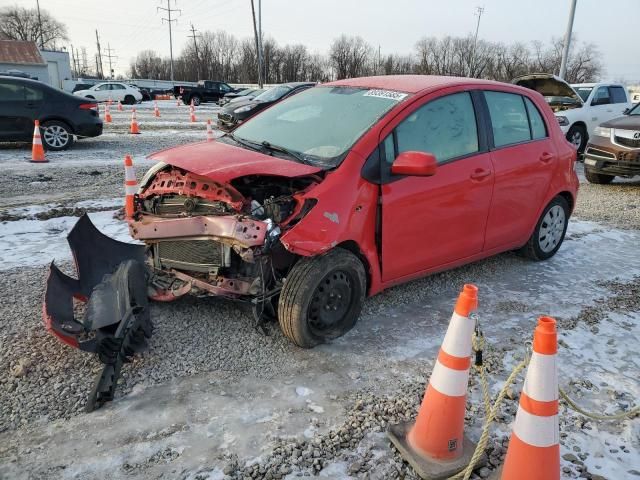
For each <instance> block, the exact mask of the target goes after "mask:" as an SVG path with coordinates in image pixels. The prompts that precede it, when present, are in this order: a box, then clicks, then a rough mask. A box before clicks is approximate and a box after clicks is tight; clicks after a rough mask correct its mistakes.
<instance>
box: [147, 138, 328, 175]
mask: <svg viewBox="0 0 640 480" xmlns="http://www.w3.org/2000/svg"><path fill="white" fill-rule="evenodd" d="M148 158H149V159H150V160H156V161H159V162H164V163H166V164H169V165H173V166H175V167H178V168H182V169H184V170H187V171H189V172H192V173H195V174H197V175H202V176H205V177H208V178H210V179H212V180H215V181H217V182H229V181H231V180H233V179H234V178H239V177H244V176H247V175H267V176H280V177H302V176H304V175H311V174H314V173H318V172H320V171H321V170H322V169H321V168H318V167H314V166H312V165H304V164H302V163H298V162H295V161H292V160H285V159H283V158H278V157H272V156H271V155H266V154H264V153H260V152H254V151H252V150H247V149H244V148H240V147H235V146H233V145H228V144H226V143H222V142H218V141H214V142H199V143H190V144H187V145H182V146H180V147H173V148H168V149H165V150H160V151H159V152H155V153H152V154H151V155H149V157H148Z"/></svg>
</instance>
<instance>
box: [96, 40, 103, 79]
mask: <svg viewBox="0 0 640 480" xmlns="http://www.w3.org/2000/svg"><path fill="white" fill-rule="evenodd" d="M96 45H97V47H98V53H97V55H96V74H97V75H98V78H104V73H103V72H102V50H101V49H100V37H99V36H98V29H97V28H96Z"/></svg>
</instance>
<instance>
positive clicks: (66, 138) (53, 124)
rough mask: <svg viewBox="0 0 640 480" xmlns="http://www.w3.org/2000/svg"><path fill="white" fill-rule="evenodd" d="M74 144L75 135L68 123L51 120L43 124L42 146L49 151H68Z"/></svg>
mask: <svg viewBox="0 0 640 480" xmlns="http://www.w3.org/2000/svg"><path fill="white" fill-rule="evenodd" d="M73 142H74V138H73V133H72V131H71V128H70V127H69V125H67V124H66V123H64V122H60V121H58V120H49V121H47V122H44V123H43V124H42V144H43V146H44V148H46V149H47V150H51V151H58V150H66V149H67V148H69V147H71V145H73Z"/></svg>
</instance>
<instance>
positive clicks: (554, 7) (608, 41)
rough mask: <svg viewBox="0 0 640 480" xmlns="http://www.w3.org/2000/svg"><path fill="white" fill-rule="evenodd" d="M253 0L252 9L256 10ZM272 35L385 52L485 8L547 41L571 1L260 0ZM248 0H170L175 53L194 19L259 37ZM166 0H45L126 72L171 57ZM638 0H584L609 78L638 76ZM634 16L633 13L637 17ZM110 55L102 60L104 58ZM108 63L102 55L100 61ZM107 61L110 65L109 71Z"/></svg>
mask: <svg viewBox="0 0 640 480" xmlns="http://www.w3.org/2000/svg"><path fill="white" fill-rule="evenodd" d="M257 1H258V0H256V8H257ZM262 3H263V11H262V22H263V29H264V32H265V34H266V35H270V36H272V37H274V38H275V39H276V41H278V43H280V44H286V43H303V44H305V45H307V47H309V48H310V50H311V51H317V52H323V53H324V52H326V51H327V50H328V47H329V44H330V43H331V40H332V39H333V38H335V37H336V36H338V35H340V34H341V33H346V34H349V35H360V36H362V37H363V38H364V39H365V40H366V41H368V42H369V43H371V44H373V45H376V46H377V45H380V46H381V49H382V53H383V54H385V53H391V52H398V53H412V52H413V47H414V45H415V42H416V41H417V40H418V39H419V38H420V37H422V36H425V35H427V36H431V35H433V36H436V37H442V36H444V35H453V36H464V35H466V34H468V33H470V32H473V31H474V29H475V23H476V18H477V17H476V16H475V15H474V12H475V7H476V6H484V7H485V11H484V15H483V16H482V22H481V24H480V34H479V37H480V38H483V39H486V40H490V41H502V42H512V41H521V42H525V43H528V42H530V41H532V40H542V41H544V42H548V41H550V40H551V37H553V36H556V37H561V36H563V35H564V30H565V27H566V21H567V18H568V14H569V3H570V0H392V1H390V0H366V1H365V0H263V2H262ZM16 4H18V5H20V6H24V7H32V6H33V7H35V4H36V1H35V0H0V6H6V5H16ZM250 5H251V3H250V0H171V7H172V8H178V9H181V10H182V14H181V15H180V16H178V17H177V18H178V24H177V25H175V26H174V29H173V39H174V56H177V55H178V54H179V52H180V50H181V49H182V47H183V46H184V44H185V43H186V42H188V41H191V39H190V38H188V35H189V33H190V30H189V28H190V24H191V23H193V25H194V26H195V28H196V29H197V30H200V31H204V30H217V29H223V30H226V31H228V32H229V33H233V34H234V35H236V36H237V37H238V38H242V37H246V36H251V35H253V24H252V23H251V6H250ZM157 6H163V7H166V6H167V4H166V0H101V1H98V0H40V7H41V8H42V9H46V10H48V11H49V12H50V13H52V14H53V15H54V16H55V17H56V18H57V19H58V20H60V21H62V22H64V23H65V24H66V25H67V27H68V30H69V37H70V40H71V41H70V43H72V44H73V46H74V47H75V48H77V47H81V46H84V47H86V48H87V53H88V56H89V59H90V61H91V59H93V56H94V54H95V51H96V39H95V29H96V28H97V29H98V31H99V33H100V40H101V44H102V46H103V47H107V44H109V45H110V46H111V48H112V49H113V50H114V52H113V54H114V55H117V56H118V59H117V60H116V65H115V70H116V73H126V71H127V70H128V67H129V63H130V61H131V59H132V58H133V57H135V55H136V52H138V51H140V50H144V49H152V50H156V51H157V52H158V53H160V54H161V55H163V56H164V55H166V56H168V55H169V34H168V27H167V25H166V23H165V24H164V25H163V24H162V22H161V17H162V16H165V15H162V13H164V12H158V13H156V7H157ZM639 13H640V0H609V1H606V2H605V1H602V0H578V7H577V10H576V18H575V23H574V34H575V35H577V37H578V39H579V40H580V41H586V42H593V43H595V44H596V45H598V47H599V49H600V52H601V54H602V60H603V63H604V65H605V69H606V73H605V77H606V78H609V79H620V78H624V79H626V80H627V81H629V82H640V55H639V54H638V51H637V49H638V43H639V42H638V40H639V39H638V28H637V25H638V22H637V18H638V14H639ZM634 18H635V19H636V20H635V21H634V20H633V19H634ZM105 60H106V59H105ZM103 63H104V61H103ZM107 68H108V67H107V65H106V64H105V65H104V69H105V71H106V70H107Z"/></svg>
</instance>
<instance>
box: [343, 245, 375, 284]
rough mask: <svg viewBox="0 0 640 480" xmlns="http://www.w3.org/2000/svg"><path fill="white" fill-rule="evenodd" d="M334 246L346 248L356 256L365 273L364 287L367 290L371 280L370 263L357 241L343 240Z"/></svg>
mask: <svg viewBox="0 0 640 480" xmlns="http://www.w3.org/2000/svg"><path fill="white" fill-rule="evenodd" d="M335 248H342V249H344V250H347V251H349V252H351V253H353V254H354V255H355V256H356V257H357V258H358V260H360V262H361V263H362V266H363V267H364V271H365V274H366V279H367V285H366V289H367V292H369V289H370V288H371V282H372V272H371V265H370V264H369V260H368V259H367V257H366V255H365V254H364V252H363V251H362V250H361V249H360V245H358V243H357V242H356V241H355V240H345V241H344V242H341V243H339V244H338V245H336V247H335Z"/></svg>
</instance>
